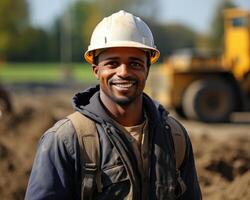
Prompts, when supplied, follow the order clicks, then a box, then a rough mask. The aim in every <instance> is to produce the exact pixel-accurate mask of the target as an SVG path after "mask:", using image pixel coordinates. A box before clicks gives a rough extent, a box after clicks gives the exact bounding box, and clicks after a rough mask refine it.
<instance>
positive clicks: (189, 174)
mask: <svg viewBox="0 0 250 200" xmlns="http://www.w3.org/2000/svg"><path fill="white" fill-rule="evenodd" d="M186 141H187V147H186V153H185V158H184V161H183V163H182V165H181V167H180V171H181V177H182V179H183V181H184V183H185V184H186V187H187V190H186V192H185V193H184V194H183V195H182V196H181V197H180V199H182V200H189V199H192V200H200V199H202V194H201V190H200V186H199V181H198V177H197V173H196V168H195V162H194V154H193V148H192V144H191V141H190V139H189V137H188V135H187V134H186Z"/></svg>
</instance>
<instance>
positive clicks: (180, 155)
mask: <svg viewBox="0 0 250 200" xmlns="http://www.w3.org/2000/svg"><path fill="white" fill-rule="evenodd" d="M166 122H167V124H168V125H169V126H170V128H171V135H172V138H173V141H174V148H175V159H176V178H177V182H178V185H179V187H178V192H177V193H178V195H177V197H179V196H181V195H182V194H183V193H184V192H185V191H186V190H187V187H186V184H185V183H184V181H183V180H182V178H181V175H180V167H181V164H182V162H183V160H184V157H185V153H186V146H187V141H186V137H185V130H184V128H183V127H182V125H181V124H180V123H179V122H178V121H177V120H175V119H174V118H173V117H171V116H167V117H166Z"/></svg>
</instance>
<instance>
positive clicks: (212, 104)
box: [182, 79, 235, 123]
mask: <svg viewBox="0 0 250 200" xmlns="http://www.w3.org/2000/svg"><path fill="white" fill-rule="evenodd" d="M182 103H183V111H184V113H185V115H186V116H187V118H189V119H194V120H200V121H204V122H211V123H214V122H226V121H228V120H229V118H230V114H231V113H232V112H233V110H234V108H235V95H234V91H233V89H232V87H231V85H230V83H227V82H226V81H223V80H217V79H205V80H197V81H194V82H193V83H191V84H190V85H189V86H188V88H187V89H186V91H185V93H184V96H183V102H182Z"/></svg>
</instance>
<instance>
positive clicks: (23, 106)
mask: <svg viewBox="0 0 250 200" xmlns="http://www.w3.org/2000/svg"><path fill="white" fill-rule="evenodd" d="M72 95H73V92H62V91H61V92H57V93H56V94H55V93H51V92H49V93H44V92H43V93H35V94H31V93H25V94H23V93H20V94H12V102H13V107H14V113H13V114H12V115H9V116H3V117H2V118H0V174H1V178H0V199H2V200H5V199H6V200H18V199H23V198H24V194H25V190H26V187H27V182H28V178H29V174H30V170H31V166H32V162H33V158H34V155H35V150H36V145H37V142H38V140H39V138H40V137H41V135H42V134H43V133H44V131H45V130H47V129H48V128H49V127H50V126H52V125H53V124H54V123H55V122H56V121H57V120H59V119H61V118H63V117H64V116H66V115H67V114H69V113H71V112H72V107H71V102H70V101H71V100H70V99H71V96H72ZM182 122H183V123H184V125H185V127H186V128H187V129H188V131H189V133H190V137H191V140H192V143H193V149H194V153H195V158H196V166H197V172H198V175H199V180H200V184H201V189H202V193H203V199H205V200H217V199H218V200H219V199H228V200H239V199H250V189H249V188H250V123H249V122H245V121H244V122H234V123H228V124H203V123H198V122H189V121H182Z"/></svg>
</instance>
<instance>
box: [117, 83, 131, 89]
mask: <svg viewBox="0 0 250 200" xmlns="http://www.w3.org/2000/svg"><path fill="white" fill-rule="evenodd" d="M115 85H116V86H117V87H121V88H129V87H132V86H133V84H132V83H128V84H115Z"/></svg>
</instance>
